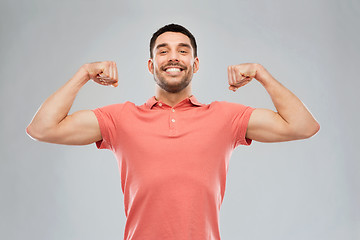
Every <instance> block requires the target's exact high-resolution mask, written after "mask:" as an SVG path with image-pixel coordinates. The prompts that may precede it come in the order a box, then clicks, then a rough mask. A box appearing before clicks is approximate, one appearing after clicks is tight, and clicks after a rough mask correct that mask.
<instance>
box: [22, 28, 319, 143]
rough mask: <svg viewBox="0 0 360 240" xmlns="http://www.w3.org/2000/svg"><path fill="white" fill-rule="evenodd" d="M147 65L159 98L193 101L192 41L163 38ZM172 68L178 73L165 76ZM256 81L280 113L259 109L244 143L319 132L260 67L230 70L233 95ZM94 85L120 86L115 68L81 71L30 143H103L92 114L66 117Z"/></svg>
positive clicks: (50, 106)
mask: <svg viewBox="0 0 360 240" xmlns="http://www.w3.org/2000/svg"><path fill="white" fill-rule="evenodd" d="M153 53H154V57H153V58H152V59H149V60H148V69H149V71H150V73H151V74H153V76H154V80H155V82H156V83H157V85H156V90H155V92H156V95H155V97H156V98H157V99H158V100H160V101H162V102H163V103H165V104H167V105H169V106H174V105H176V104H177V103H179V102H181V101H182V100H183V99H185V98H187V97H190V96H191V95H192V94H191V80H192V77H193V74H194V73H196V72H197V71H198V69H199V59H198V58H197V57H194V54H193V49H192V47H191V44H190V39H189V38H188V37H187V36H186V35H184V34H182V33H173V32H166V33H163V34H161V35H160V36H159V37H158V38H157V40H156V42H155V46H154V49H153ZM169 66H172V67H176V68H181V69H182V70H181V71H180V72H166V71H165V70H166V68H167V67H169ZM253 79H255V80H256V81H258V82H259V83H260V84H262V86H263V87H264V88H265V89H266V91H267V92H268V94H269V95H270V97H271V99H272V102H273V104H274V106H275V108H276V110H277V112H274V111H272V110H269V109H261V108H257V109H255V110H254V111H253V113H252V114H251V117H250V119H249V123H248V128H247V132H246V137H247V138H250V139H253V140H255V141H260V142H282V141H290V140H297V139H305V138H309V137H311V136H313V135H314V134H315V133H316V132H318V131H319V128H320V126H319V124H318V122H317V121H316V120H315V119H314V117H313V116H312V115H311V113H310V112H309V110H308V109H307V108H306V107H305V105H304V104H303V103H302V102H301V101H300V100H299V99H298V98H297V97H296V96H295V95H294V94H293V93H292V92H291V91H290V90H288V89H287V88H285V87H284V86H283V85H282V84H281V83H280V82H278V81H277V80H276V79H275V78H274V77H272V76H271V74H270V73H269V72H268V71H267V70H266V69H265V68H264V67H263V66H262V65H260V64H257V63H243V64H237V65H232V66H229V67H228V84H229V87H228V88H229V90H231V91H234V92H235V91H236V90H237V89H238V88H240V87H242V86H244V85H246V84H248V83H249V82H250V81H252V80H253ZM89 80H93V81H95V82H97V83H98V84H100V85H103V86H114V87H117V86H118V72H117V67H116V63H115V62H112V61H106V62H95V63H88V64H85V65H83V66H82V67H81V68H80V69H79V70H78V72H77V73H76V74H75V75H74V76H73V77H72V78H71V79H70V80H69V81H68V82H67V83H65V85H64V86H62V87H61V88H60V89H58V90H57V91H56V92H55V93H53V94H52V95H51V96H50V97H49V98H48V99H46V101H45V102H44V103H43V104H42V105H41V107H40V108H39V110H38V112H37V113H36V114H35V116H34V118H33V120H32V121H31V123H30V124H29V126H28V127H27V129H26V131H27V133H28V135H29V136H31V137H32V138H34V139H36V140H38V141H43V142H49V143H57V144H66V145H86V144H91V143H94V142H96V141H99V140H101V139H102V136H101V132H100V128H99V124H98V121H97V118H96V116H95V114H94V113H93V112H92V111H91V110H82V111H77V112H75V113H73V114H71V115H68V113H69V110H70V108H71V106H72V104H73V102H74V100H75V97H76V95H77V93H78V92H79V90H80V89H81V87H82V86H84V85H85V84H86V83H87V82H88V81H89Z"/></svg>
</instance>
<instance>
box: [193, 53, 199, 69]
mask: <svg viewBox="0 0 360 240" xmlns="http://www.w3.org/2000/svg"><path fill="white" fill-rule="evenodd" d="M198 70H199V58H198V57H196V58H195V61H194V73H196V72H197V71H198Z"/></svg>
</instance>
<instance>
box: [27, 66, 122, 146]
mask: <svg viewBox="0 0 360 240" xmlns="http://www.w3.org/2000/svg"><path fill="white" fill-rule="evenodd" d="M99 76H102V77H104V78H98V77H99ZM90 79H92V80H94V81H95V82H97V83H99V84H101V85H105V86H106V85H113V86H115V87H116V86H117V85H118V83H117V82H118V73H117V68H116V64H115V62H110V61H107V62H96V63H89V64H85V65H83V66H82V67H81V68H80V69H79V71H78V72H77V73H76V74H75V75H74V76H73V77H72V78H71V79H70V80H69V81H68V82H67V83H66V84H65V85H64V86H62V87H61V88H60V89H58V90H57V91H56V92H55V93H53V94H52V95H51V96H50V97H49V98H48V99H46V101H45V102H44V103H43V104H42V105H41V107H40V108H39V110H38V111H37V113H36V114H35V116H34V118H33V120H32V121H31V123H30V124H29V126H28V127H27V128H26V132H27V133H28V135H29V136H31V137H32V138H34V139H36V140H38V141H42V142H48V143H57V144H65V145H86V144H90V143H93V142H96V141H99V140H101V139H102V136H101V132H100V127H99V123H98V121H97V118H96V116H95V114H94V112H93V111H91V110H81V111H77V112H75V113H73V114H71V115H68V113H69V111H70V108H71V106H72V104H73V102H74V100H75V97H76V95H77V93H78V92H79V90H80V89H81V87H82V86H84V85H85V84H86V83H87V82H88V81H89V80H90Z"/></svg>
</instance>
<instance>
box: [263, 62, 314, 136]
mask: <svg viewBox="0 0 360 240" xmlns="http://www.w3.org/2000/svg"><path fill="white" fill-rule="evenodd" d="M256 79H257V80H258V81H259V82H260V83H261V84H262V85H263V86H264V88H265V89H266V91H267V92H268V93H269V95H270V97H271V99H272V102H273V104H274V106H275V108H276V110H277V112H278V114H279V115H280V116H281V117H282V118H283V119H284V121H286V123H287V124H288V126H289V127H290V129H292V130H293V131H294V132H296V133H297V134H299V135H303V134H304V135H313V134H314V132H317V131H318V129H319V124H318V123H317V121H316V120H315V119H314V117H313V116H312V114H311V113H310V112H309V110H308V109H307V108H306V107H305V105H304V104H303V103H302V102H301V100H300V99H299V98H298V97H296V96H295V94H293V93H292V92H291V91H290V90H288V89H287V88H286V87H284V86H283V85H282V84H281V83H280V82H278V81H277V80H276V79H275V78H274V77H273V76H271V74H270V73H269V72H268V71H267V70H266V69H265V68H264V67H263V66H261V65H259V67H258V71H257V73H256Z"/></svg>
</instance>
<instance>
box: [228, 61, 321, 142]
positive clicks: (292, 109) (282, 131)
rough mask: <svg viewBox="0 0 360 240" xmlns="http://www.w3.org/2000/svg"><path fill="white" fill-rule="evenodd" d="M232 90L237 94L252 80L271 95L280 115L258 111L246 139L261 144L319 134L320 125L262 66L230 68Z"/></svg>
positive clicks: (235, 66)
mask: <svg viewBox="0 0 360 240" xmlns="http://www.w3.org/2000/svg"><path fill="white" fill-rule="evenodd" d="M228 78H229V85H230V86H229V89H230V90H232V91H236V90H237V89H238V88H239V87H242V86H244V85H245V84H247V83H249V82H250V81H251V80H252V79H253V78H255V79H256V80H257V81H258V82H260V83H261V84H262V85H263V86H264V88H265V89H266V91H267V92H268V93H269V95H270V97H271V99H272V102H273V103H274V105H275V108H276V110H277V112H274V111H272V110H269V109H262V108H256V109H255V110H254V111H253V113H252V114H251V116H250V119H249V123H248V127H247V132H246V137H247V138H249V139H253V140H255V141H259V142H284V141H291V140H298V139H305V138H309V137H311V136H313V135H314V134H316V133H317V132H318V131H319V129H320V125H319V123H318V122H317V121H316V120H315V119H314V117H313V116H312V115H311V113H310V111H309V110H308V109H307V108H306V107H305V105H304V104H303V103H302V102H301V101H300V99H299V98H298V97H296V96H295V94H293V93H292V92H291V91H290V90H288V89H287V88H286V87H284V86H283V85H282V84H281V83H280V82H278V81H277V80H276V79H275V78H274V77H273V76H271V74H270V73H269V72H268V71H267V70H266V69H265V68H264V67H263V66H262V65H260V64H256V63H244V64H239V65H233V66H229V67H228Z"/></svg>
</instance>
